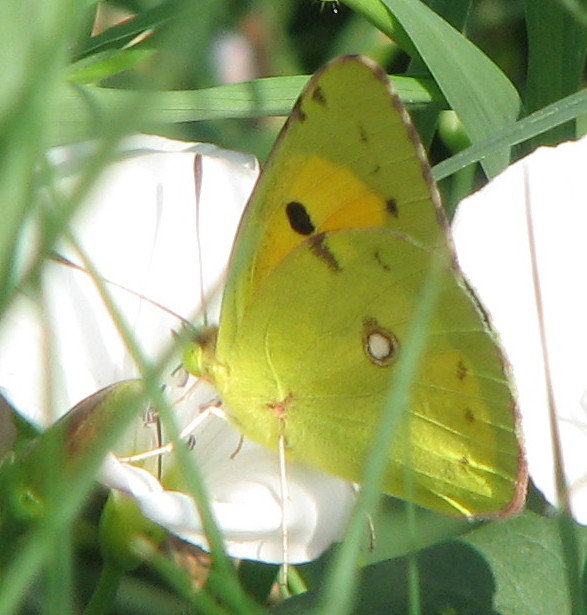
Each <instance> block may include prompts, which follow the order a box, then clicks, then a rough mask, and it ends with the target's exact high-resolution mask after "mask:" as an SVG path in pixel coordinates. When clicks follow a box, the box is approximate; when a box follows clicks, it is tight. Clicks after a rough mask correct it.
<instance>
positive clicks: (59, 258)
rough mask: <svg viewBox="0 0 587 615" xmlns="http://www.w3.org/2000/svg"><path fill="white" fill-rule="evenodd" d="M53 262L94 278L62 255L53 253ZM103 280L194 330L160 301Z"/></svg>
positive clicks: (185, 320)
mask: <svg viewBox="0 0 587 615" xmlns="http://www.w3.org/2000/svg"><path fill="white" fill-rule="evenodd" d="M51 260H53V261H55V262H57V263H61V264H62V265H65V266H66V267H70V268H71V269H75V270H76V271H81V272H82V273H85V274H86V275H88V276H89V277H92V273H91V272H90V271H88V270H87V269H86V268H85V267H82V266H81V265H78V264H77V263H74V262H73V261H71V260H69V259H68V258H66V257H65V256H62V255H61V254H58V253H57V252H52V253H51ZM101 279H102V280H103V281H104V282H106V284H108V285H109V286H114V287H115V288H119V289H120V290H123V291H124V292H126V293H128V294H129V295H133V296H135V297H138V298H139V299H142V300H143V301H146V302H147V303H150V304H151V305H154V306H155V307H156V308H158V309H160V310H162V311H163V312H166V313H167V314H169V315H170V316H173V317H174V318H177V320H179V321H180V322H181V323H182V324H183V325H185V326H186V327H188V328H190V329H193V326H192V324H191V323H190V321H189V320H187V319H186V318H184V317H183V316H181V315H180V314H178V313H177V312H174V311H173V310H170V309H169V308H168V307H165V306H164V305H162V304H161V303H159V302H158V301H154V300H153V299H149V297H145V295H143V294H141V293H139V292H137V291H136V290H132V289H131V288H127V287H126V286H124V285H123V284H118V282H115V281H114V280H110V279H108V278H101Z"/></svg>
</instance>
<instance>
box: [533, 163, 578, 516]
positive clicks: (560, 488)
mask: <svg viewBox="0 0 587 615" xmlns="http://www.w3.org/2000/svg"><path fill="white" fill-rule="evenodd" d="M524 194H525V199H526V227H527V231H528V244H529V248H530V259H531V267H532V283H533V287H534V300H535V302H536V310H537V316H538V327H539V335H540V345H541V347H542V356H543V369H544V381H545V384H546V396H547V400H548V415H549V418H550V430H551V433H552V450H553V455H554V467H555V471H556V472H555V474H556V495H557V500H558V502H559V506H561V507H562V509H563V510H564V512H566V513H567V514H570V511H571V503H570V500H569V490H568V488H567V484H566V480H565V468H564V461H563V455H562V449H561V439H560V431H559V428H558V422H557V419H556V401H555V399H554V389H553V386H552V377H551V376H552V370H551V367H550V357H549V354H548V344H547V339H546V320H545V317H544V304H543V302H542V288H541V285H540V272H539V267H538V254H537V250H536V237H535V235H534V222H533V218H532V205H531V195H530V182H529V178H528V168H527V167H526V166H524Z"/></svg>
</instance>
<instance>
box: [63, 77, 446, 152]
mask: <svg viewBox="0 0 587 615" xmlns="http://www.w3.org/2000/svg"><path fill="white" fill-rule="evenodd" d="M308 79H309V77H308V76H306V75H299V76H294V77H270V78H266V79H257V80H255V81H250V82H247V83H236V84H230V85H222V86H217V87H212V88H205V89H201V90H184V91H171V92H145V93H144V96H143V97H142V100H141V107H142V108H141V113H142V118H141V121H142V122H143V124H142V130H145V131H147V130H149V129H154V128H155V127H159V128H162V127H164V125H165V124H170V123H176V122H193V121H200V120H214V119H223V118H254V117H267V116H278V115H283V116H285V115H288V114H289V112H290V111H291V108H292V106H293V104H294V102H295V101H296V99H297V97H298V95H299V93H300V91H301V90H302V88H303V87H304V85H305V84H306V82H307V81H308ZM393 83H394V85H395V86H396V88H397V90H398V92H399V94H400V96H401V98H402V100H403V101H404V102H405V103H406V104H408V105H411V106H415V107H417V106H420V105H429V104H430V103H432V102H434V103H435V104H436V105H439V106H442V105H443V98H442V95H441V94H440V92H439V91H438V89H437V88H436V86H435V85H434V83H433V82H432V81H431V80H427V79H416V78H410V77H394V78H393ZM135 100H137V92H136V91H131V90H115V89H108V88H100V87H93V86H83V87H82V86H79V87H69V88H67V89H65V90H64V91H63V96H62V97H61V100H60V102H59V105H58V109H57V115H58V117H59V122H58V123H57V124H56V126H55V132H54V134H53V142H54V143H55V144H58V143H66V142H69V141H73V140H83V139H88V138H89V137H91V136H95V135H99V134H101V133H102V132H103V129H104V124H103V122H104V121H107V120H108V118H109V117H111V115H112V114H113V113H116V111H117V110H119V109H121V108H125V107H127V108H128V107H129V106H130V104H131V103H132V101H135Z"/></svg>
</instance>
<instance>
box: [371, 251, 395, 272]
mask: <svg viewBox="0 0 587 615" xmlns="http://www.w3.org/2000/svg"><path fill="white" fill-rule="evenodd" d="M374 256H375V262H376V263H377V264H378V265H379V266H380V267H381V269H383V271H391V267H390V266H389V265H388V264H387V263H386V262H385V261H384V260H383V257H382V256H381V254H380V253H379V250H377V251H376V252H375V254H374Z"/></svg>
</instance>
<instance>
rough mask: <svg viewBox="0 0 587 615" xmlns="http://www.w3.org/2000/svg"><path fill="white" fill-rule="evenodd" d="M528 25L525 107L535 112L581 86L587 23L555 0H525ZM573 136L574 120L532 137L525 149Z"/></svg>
mask: <svg viewBox="0 0 587 615" xmlns="http://www.w3.org/2000/svg"><path fill="white" fill-rule="evenodd" d="M526 25H527V32H528V76H527V83H526V108H527V110H528V111H529V112H532V111H536V110H537V109H541V108H542V107H545V106H546V105H548V104H550V103H552V102H554V101H557V100H559V99H561V98H563V97H565V96H567V95H569V94H572V93H574V92H576V91H577V90H578V88H579V87H580V84H581V81H582V78H583V71H584V68H585V53H586V51H587V27H586V25H585V23H584V22H582V21H580V20H579V19H578V18H577V17H576V16H575V15H573V13H572V12H571V11H570V10H569V8H568V7H566V6H564V5H562V4H561V3H560V2H558V1H555V0H526ZM546 51H547V52H546ZM573 137H575V127H574V124H573V123H570V124H567V125H561V126H558V127H557V128H556V129H553V130H551V131H549V133H548V134H543V135H542V136H541V138H540V139H533V140H532V141H531V142H530V143H529V144H528V146H527V148H526V150H527V151H531V150H533V149H535V148H536V147H537V146H538V145H543V144H552V143H558V142H560V141H563V140H565V139H571V138H573Z"/></svg>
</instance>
